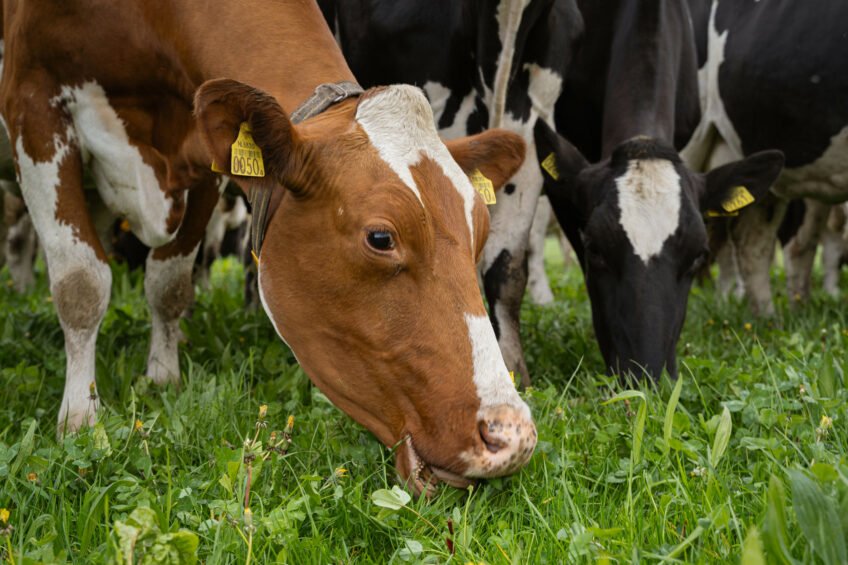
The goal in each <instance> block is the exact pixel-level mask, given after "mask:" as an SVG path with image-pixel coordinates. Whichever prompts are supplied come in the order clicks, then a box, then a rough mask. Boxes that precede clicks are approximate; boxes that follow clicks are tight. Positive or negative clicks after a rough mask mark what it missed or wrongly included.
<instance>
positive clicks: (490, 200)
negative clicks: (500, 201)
mask: <svg viewBox="0 0 848 565" xmlns="http://www.w3.org/2000/svg"><path fill="white" fill-rule="evenodd" d="M468 180H470V181H471V184H473V185H474V190H476V191H477V192H479V193H480V196H482V197H483V202H485V203H486V204H494V203H495V202H497V200H496V199H495V187H494V186H493V185H492V181H490V180H489V179H487V178H486V177H485V176H484V175H483V173H481V172H480V169H474V172H473V173H471V174H470V175H468Z"/></svg>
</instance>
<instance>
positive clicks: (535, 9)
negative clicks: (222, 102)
mask: <svg viewBox="0 0 848 565" xmlns="http://www.w3.org/2000/svg"><path fill="white" fill-rule="evenodd" d="M319 5H320V6H321V8H322V10H323V11H324V15H325V18H326V19H327V21H328V22H329V23H330V25H331V27H332V28H334V30H335V33H336V37H337V40H338V41H339V44H340V45H341V47H342V51H343V53H344V55H345V58H346V59H347V61H348V64H349V65H350V68H351V70H352V71H353V73H354V74H355V75H356V77H357V78H358V80H359V81H360V83H361V84H362V85H363V86H366V87H367V86H371V85H376V84H388V83H393V82H403V83H410V84H415V85H418V86H420V87H421V88H423V89H424V91H425V92H426V93H427V96H428V97H429V99H430V104H431V106H432V108H433V114H434V117H435V119H436V124H437V126H438V128H439V133H440V135H442V136H443V137H445V138H455V137H461V136H465V135H468V134H473V133H477V132H480V131H482V130H484V129H487V128H490V127H502V128H505V129H509V130H512V131H515V132H517V133H520V134H521V135H522V136H523V137H524V138H525V141H527V144H528V155H532V154H533V149H532V143H533V126H534V124H535V123H536V121H537V120H542V121H547V122H549V123H553V110H554V104H555V102H556V100H557V98H558V97H559V94H560V90H561V86H562V79H563V76H564V73H565V70H566V68H567V67H568V64H569V61H570V57H571V53H572V46H573V44H574V42H575V41H576V40H577V39H578V38H579V36H580V35H581V33H582V30H583V23H582V18H581V16H580V13H579V11H578V10H577V6H576V3H575V0H409V1H404V2H385V1H381V0H319ZM541 188H542V178H541V173H540V171H539V167H538V166H537V164H536V163H535V162H534V160H533V159H527V160H526V162H525V163H524V165H523V166H522V167H521V168H520V169H519V171H518V173H516V175H515V176H514V177H513V178H512V179H511V180H510V182H509V183H508V184H507V185H506V187H505V188H504V189H503V190H502V191H500V192H499V193H498V195H497V204H495V205H493V206H491V207H490V209H489V211H490V214H491V231H490V233H489V240H488V243H487V244H486V248H485V251H484V252H483V256H482V258H481V261H480V266H481V269H482V279H483V286H484V290H485V294H486V298H487V300H488V302H489V310H490V315H491V318H492V324H493V326H494V329H495V334H496V335H497V338H498V344H499V345H500V347H501V351H502V353H503V356H504V360H505V361H506V364H507V367H508V368H509V369H510V370H514V371H516V372H517V373H519V374H520V375H521V383H522V384H523V385H525V386H526V385H528V384H529V383H530V380H529V374H528V371H527V365H526V363H525V361H524V353H523V350H522V347H521V342H520V339H519V331H518V330H519V313H520V307H521V301H522V298H523V296H524V290H525V286H526V284H527V259H528V240H529V232H530V227H531V224H532V222H533V216H534V212H535V210H536V203H537V201H538V200H539V194H540V193H541Z"/></svg>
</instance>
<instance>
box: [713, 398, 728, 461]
mask: <svg viewBox="0 0 848 565" xmlns="http://www.w3.org/2000/svg"><path fill="white" fill-rule="evenodd" d="M732 432H733V421H732V420H731V418H730V410H728V409H727V406H725V407H724V411H722V413H721V419H720V420H719V422H718V428H717V429H716V435H715V439H714V440H713V449H712V451H711V452H710V465H712V466H713V468H715V467H716V465H718V462H719V461H721V457H722V456H723V455H724V452H725V451H726V450H727V444H728V443H730V434H731V433H732Z"/></svg>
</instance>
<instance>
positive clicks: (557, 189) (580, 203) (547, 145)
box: [533, 120, 589, 217]
mask: <svg viewBox="0 0 848 565" xmlns="http://www.w3.org/2000/svg"><path fill="white" fill-rule="evenodd" d="M533 135H534V137H535V141H536V156H537V157H538V159H539V165H540V166H541V167H542V178H543V180H544V187H545V193H546V194H547V195H548V198H549V199H550V201H551V206H553V208H554V211H556V210H558V209H560V210H561V209H565V208H572V209H573V208H577V209H579V210H580V212H581V213H582V215H583V216H584V217H585V216H586V215H588V212H589V211H588V210H586V209H585V208H586V206H585V202H584V201H585V200H586V199H585V198H582V197H581V195H580V194H579V187H578V185H577V176H578V175H579V174H580V172H581V171H582V170H583V169H585V168H586V167H588V166H589V162H588V161H586V158H585V157H583V154H582V153H580V151H578V150H577V148H576V147H574V146H573V145H572V144H571V143H569V142H568V141H566V139H565V138H564V137H562V136H561V135H560V134H558V133H557V132H555V131H554V130H553V129H551V127H550V126H549V125H548V124H546V123H545V122H544V121H543V120H536V126H535V127H534V128H533ZM559 216H560V215H559V214H557V217H559Z"/></svg>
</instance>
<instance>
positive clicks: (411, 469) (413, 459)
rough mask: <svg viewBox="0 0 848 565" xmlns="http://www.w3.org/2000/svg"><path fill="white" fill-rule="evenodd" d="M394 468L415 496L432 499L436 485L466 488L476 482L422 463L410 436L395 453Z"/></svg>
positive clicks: (424, 462) (436, 488) (436, 489)
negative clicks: (422, 495) (442, 484)
mask: <svg viewBox="0 0 848 565" xmlns="http://www.w3.org/2000/svg"><path fill="white" fill-rule="evenodd" d="M395 457H396V463H395V467H396V469H397V471H398V474H399V475H400V478H401V481H402V482H406V483H407V484H408V485H410V486H412V489H413V491H414V492H415V495H416V496H420V495H421V494H424V495H425V496H427V497H432V496H433V495H435V494H436V492H438V485H439V484H440V483H445V484H447V485H450V486H452V487H456V488H466V487H468V486H471V485H474V484H477V481H476V480H474V479H470V478H467V477H463V476H462V475H459V474H457V473H454V472H452V471H448V470H447V469H442V468H439V467H436V466H435V465H431V464H429V463H427V462H426V461H424V459H422V458H421V456H420V455H419V454H418V452H417V451H416V450H415V444H414V443H413V441H412V436H410V435H407V436H406V438H405V439H404V441H403V443H402V444H401V445H400V446H398V449H397V451H396V452H395Z"/></svg>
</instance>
